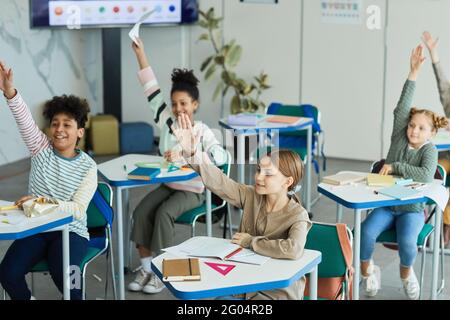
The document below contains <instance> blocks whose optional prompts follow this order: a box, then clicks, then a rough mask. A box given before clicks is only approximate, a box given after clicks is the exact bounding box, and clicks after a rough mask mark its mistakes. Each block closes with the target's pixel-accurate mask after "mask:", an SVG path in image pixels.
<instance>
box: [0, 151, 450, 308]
mask: <svg viewBox="0 0 450 320" xmlns="http://www.w3.org/2000/svg"><path fill="white" fill-rule="evenodd" d="M96 160H97V161H98V162H99V163H100V162H103V161H105V160H108V158H106V157H105V158H98V159H96ZM369 166H370V163H369V162H362V161H349V160H337V159H328V162H327V172H326V174H332V173H335V172H337V171H339V170H355V171H367V170H368V168H369ZM28 171H29V160H24V161H20V162H17V163H14V164H10V165H6V166H3V167H0V199H2V200H11V201H14V200H16V199H17V198H19V197H20V196H22V195H25V194H26V192H27V180H28ZM234 172H235V170H234ZM234 172H232V176H235V174H233V173H234ZM313 182H315V183H314V184H313V198H314V197H315V196H317V192H316V187H315V186H316V182H317V179H316V176H315V175H314V176H313ZM150 190H152V189H150V188H147V187H143V188H137V189H133V190H131V192H130V208H131V209H133V208H134V207H135V206H136V205H137V203H138V202H139V201H140V199H142V197H143V196H144V195H145V194H146V193H147V192H149V191H150ZM312 211H313V213H314V218H313V220H314V221H321V222H335V217H336V216H335V212H336V204H335V203H334V202H333V201H331V200H329V199H327V198H325V197H323V196H322V197H320V199H319V201H318V202H317V203H316V205H315V206H314V207H313V208H312ZM237 220H238V216H237V214H236V213H234V214H233V222H234V224H236V223H237ZM343 222H345V223H347V224H348V225H349V227H350V228H351V227H353V212H352V211H350V210H346V209H344V221H343ZM197 229H198V230H197V234H206V229H205V227H204V225H201V224H200V225H199V226H198V228H197ZM213 233H214V236H217V237H221V236H222V229H221V227H220V223H217V224H215V225H214V227H213ZM189 236H190V229H189V228H188V227H186V226H180V225H177V226H176V230H175V243H179V242H182V241H184V240H186V239H188V238H189ZM9 245H10V242H7V241H1V242H0V257H2V256H3V255H4V253H5V251H6V250H7V248H8V247H9ZM374 259H375V262H376V264H378V265H379V266H380V267H381V269H382V277H381V279H382V280H381V286H382V288H381V290H380V291H379V293H378V295H377V296H376V297H375V298H371V299H377V300H379V299H387V300H403V299H406V297H405V295H404V293H403V289H402V286H401V282H400V279H399V276H398V265H399V259H398V255H397V252H396V251H392V250H389V249H386V248H384V247H383V246H381V245H377V247H376V251H375V256H374ZM418 260H419V259H418ZM430 260H431V254H430V253H428V255H427V261H428V262H427V265H426V270H427V271H426V275H425V285H424V290H425V297H429V290H430V280H431V261H430ZM445 263H446V268H445V269H446V271H447V272H446V273H447V274H446V282H447V284H448V285H450V272H448V271H449V270H450V269H449V267H448V266H449V265H450V258H449V256H448V255H447V256H446V258H445ZM138 265H139V261H138V258H137V255H136V252H134V255H133V259H132V265H131V268H132V269H133V268H136V267H137V266H138ZM105 270H106V260H105V257H104V256H102V257H99V258H97V259H96V260H95V261H94V262H92V263H91V264H90V265H89V266H88V269H87V274H86V284H87V299H92V300H96V299H104V298H105V296H104V292H105V289H104V288H105V280H106V279H105ZM415 270H416V273H418V272H419V271H420V265H419V264H418V262H417V263H416V267H415ZM133 278H134V274H133V273H131V272H130V273H128V274H127V275H126V277H125V282H126V284H128V283H129V282H130V281H132V280H133ZM30 282H31V278H30ZM448 285H447V287H446V288H445V289H444V291H443V293H442V294H441V295H440V296H439V299H450V289H449V288H448ZM34 287H35V296H36V297H37V299H49V300H56V299H60V298H61V295H60V294H59V293H58V291H57V289H56V288H55V286H54V285H53V283H52V281H51V279H50V277H49V276H48V275H43V274H37V275H35V277H34ZM361 298H362V299H366V298H365V297H364V296H362V297H361ZM107 299H112V291H111V281H109V289H108V294H107ZM126 299H135V300H160V299H164V300H173V299H175V298H174V297H173V296H172V295H171V294H170V292H169V291H168V290H167V289H164V290H163V291H162V292H161V293H159V294H155V295H147V294H143V293H132V292H128V291H127V292H126Z"/></svg>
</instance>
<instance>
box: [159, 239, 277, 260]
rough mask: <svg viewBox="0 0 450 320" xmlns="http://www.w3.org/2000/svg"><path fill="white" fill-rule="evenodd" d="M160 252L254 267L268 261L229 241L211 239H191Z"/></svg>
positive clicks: (266, 258)
mask: <svg viewBox="0 0 450 320" xmlns="http://www.w3.org/2000/svg"><path fill="white" fill-rule="evenodd" d="M162 250H163V251H165V252H169V253H172V254H174V255H178V256H183V255H184V256H192V257H205V258H219V259H221V260H224V261H226V260H229V261H235V262H242V263H248V264H255V265H262V264H264V263H266V262H267V261H268V260H270V257H266V256H263V255H260V254H257V253H256V252H254V251H252V250H249V249H245V248H242V247H241V246H239V245H237V244H234V243H231V242H230V241H224V239H221V238H212V237H198V238H192V239H190V240H188V241H185V242H184V243H182V244H179V245H177V246H173V247H169V248H165V249H162Z"/></svg>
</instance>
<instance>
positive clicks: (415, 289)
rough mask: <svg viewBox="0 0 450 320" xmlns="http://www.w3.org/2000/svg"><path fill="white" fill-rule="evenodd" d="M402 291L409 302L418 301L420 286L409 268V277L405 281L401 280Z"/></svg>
mask: <svg viewBox="0 0 450 320" xmlns="http://www.w3.org/2000/svg"><path fill="white" fill-rule="evenodd" d="M402 282H403V289H405V293H406V296H407V297H408V298H409V299H410V300H418V299H419V295H420V285H419V281H417V277H416V274H415V272H414V270H413V268H411V270H410V271H409V276H408V278H406V279H402Z"/></svg>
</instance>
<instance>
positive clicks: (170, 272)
mask: <svg viewBox="0 0 450 320" xmlns="http://www.w3.org/2000/svg"><path fill="white" fill-rule="evenodd" d="M162 267H163V281H196V280H201V276H200V265H199V261H198V259H197V258H186V259H164V260H163V263H162Z"/></svg>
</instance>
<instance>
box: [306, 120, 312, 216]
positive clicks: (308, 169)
mask: <svg viewBox="0 0 450 320" xmlns="http://www.w3.org/2000/svg"><path fill="white" fill-rule="evenodd" d="M306 141H307V143H306V155H307V156H306V201H305V206H306V211H308V212H311V158H312V124H311V125H309V126H308V134H307V140H306Z"/></svg>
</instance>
